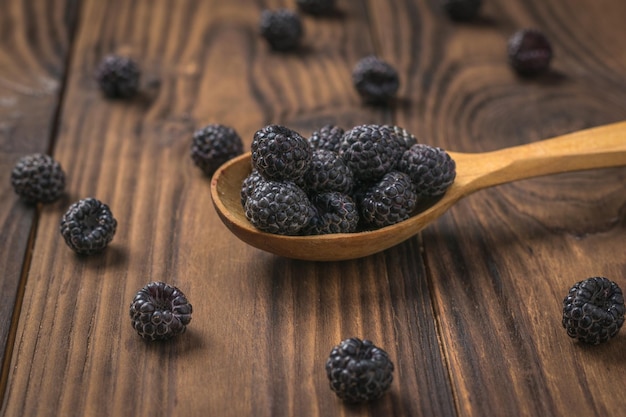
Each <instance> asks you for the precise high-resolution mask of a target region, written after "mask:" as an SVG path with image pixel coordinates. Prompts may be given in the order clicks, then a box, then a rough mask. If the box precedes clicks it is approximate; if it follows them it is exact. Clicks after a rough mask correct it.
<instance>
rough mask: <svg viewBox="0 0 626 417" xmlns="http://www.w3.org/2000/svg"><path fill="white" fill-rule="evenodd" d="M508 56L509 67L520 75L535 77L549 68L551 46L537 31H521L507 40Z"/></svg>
mask: <svg viewBox="0 0 626 417" xmlns="http://www.w3.org/2000/svg"><path fill="white" fill-rule="evenodd" d="M507 52H508V56H509V62H510V64H511V66H512V67H513V68H514V69H515V70H516V71H517V72H518V73H519V74H521V75H536V74H539V73H542V72H544V71H546V70H547V69H548V67H549V66H550V61H551V60H552V45H551V44H550V41H548V38H546V36H545V35H544V34H543V33H542V32H541V31H539V30H537V29H522V30H519V31H517V32H515V34H513V36H511V37H510V38H509V41H508V49H507Z"/></svg>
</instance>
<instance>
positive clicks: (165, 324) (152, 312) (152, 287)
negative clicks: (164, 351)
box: [130, 282, 192, 340]
mask: <svg viewBox="0 0 626 417" xmlns="http://www.w3.org/2000/svg"><path fill="white" fill-rule="evenodd" d="M191 313H192V307H191V304H189V301H187V297H185V294H183V293H182V291H180V290H179V289H178V288H176V287H174V286H172V285H169V284H166V283H164V282H151V283H149V284H148V285H146V286H145V287H143V288H142V289H140V290H139V291H138V292H137V294H136V295H135V298H134V299H133V302H132V303H131V304H130V318H131V321H132V325H133V328H134V329H135V330H136V331H137V333H139V335H140V336H141V337H143V338H144V339H148V340H167V339H170V338H172V337H174V336H176V335H178V334H181V333H183V332H184V331H185V329H186V328H187V327H186V326H187V325H188V324H189V322H190V321H191Z"/></svg>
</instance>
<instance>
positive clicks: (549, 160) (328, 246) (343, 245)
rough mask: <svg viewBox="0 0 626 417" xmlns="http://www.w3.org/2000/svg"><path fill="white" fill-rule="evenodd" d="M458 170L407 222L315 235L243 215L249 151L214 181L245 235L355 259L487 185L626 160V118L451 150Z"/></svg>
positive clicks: (264, 243)
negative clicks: (499, 145)
mask: <svg viewBox="0 0 626 417" xmlns="http://www.w3.org/2000/svg"><path fill="white" fill-rule="evenodd" d="M448 153H449V154H450V156H451V157H452V158H453V159H454V160H455V161H456V170H457V175H456V179H455V181H454V184H452V186H451V187H450V188H449V189H448V191H447V192H446V194H445V195H444V196H443V197H442V198H440V199H439V200H438V201H436V202H435V203H434V204H432V205H431V206H430V207H427V208H425V209H424V210H423V211H421V212H419V213H417V214H415V215H414V216H412V217H410V218H409V219H407V220H404V221H403V222H400V223H397V224H394V225H391V226H387V227H384V228H382V229H378V230H372V231H365V232H359V233H338V234H327V235H316V236H282V235H275V234H270V233H265V232H261V231H260V230H258V229H256V228H255V227H254V226H252V224H250V222H248V220H247V219H246V216H245V214H244V211H243V208H242V206H241V197H240V192H241V183H242V181H243V180H244V178H245V177H246V176H247V175H248V174H249V173H250V171H251V162H250V153H247V154H245V155H241V156H239V157H237V158H234V159H232V160H230V161H229V162H227V163H225V164H224V165H222V166H221V167H220V168H219V169H218V170H217V172H215V174H214V175H213V178H212V180H211V196H212V199H213V204H214V206H215V209H216V210H217V213H218V214H219V216H220V218H221V219H222V221H223V222H224V224H225V225H226V226H227V227H228V228H229V229H230V230H231V231H232V232H233V233H234V234H235V235H236V236H237V237H238V238H239V239H241V240H243V241H244V242H246V243H248V244H250V245H252V246H255V247H257V248H259V249H262V250H265V251H268V252H272V253H274V254H276V255H280V256H284V257H287V258H294V259H303V260H310V261H337V260H344V259H354V258H360V257H363V256H367V255H371V254H373V253H377V252H380V251H382V250H385V249H387V248H390V247H392V246H394V245H397V244H398V243H400V242H403V241H404V240H406V239H408V238H410V237H411V236H413V235H415V234H417V233H418V232H419V231H420V230H422V229H423V228H424V227H426V226H427V225H428V224H429V223H431V222H433V221H434V220H436V219H437V218H438V217H439V216H441V215H442V214H444V213H445V212H446V210H448V209H449V208H450V207H451V206H452V205H453V204H454V203H456V202H457V201H459V200H460V199H461V198H463V197H465V196H467V195H469V194H472V193H473V192H475V191H478V190H481V189H483V188H487V187H492V186H494V185H499V184H504V183H507V182H512V181H516V180H521V179H525V178H531V177H537V176H541V175H548V174H557V173H562V172H570V171H579V170H585V169H593V168H607V167H615V166H620V165H626V122H620V123H615V124H610V125H606V126H600V127H596V128H592V129H587V130H582V131H579V132H575V133H570V134H566V135H563V136H559V137H555V138H552V139H547V140H543V141H538V142H534V143H529V144H526V145H521V146H515V147H511V148H504V149H500V150H497V151H493V152H484V153H459V152H448Z"/></svg>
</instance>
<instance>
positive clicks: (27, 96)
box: [0, 0, 76, 398]
mask: <svg viewBox="0 0 626 417" xmlns="http://www.w3.org/2000/svg"><path fill="white" fill-rule="evenodd" d="M0 8H1V9H2V13H1V14H0V28H2V36H1V37H0V169H1V170H2V172H3V175H2V181H1V182H0V201H1V203H0V240H2V242H4V243H3V249H2V251H0V265H1V266H2V274H1V275H0V294H2V303H0V358H3V363H2V372H1V375H2V376H1V377H0V398H1V397H2V393H3V392H4V386H5V382H6V376H7V372H8V368H7V367H8V360H10V355H11V345H12V340H11V332H12V330H13V332H14V331H15V326H14V324H15V322H16V321H17V318H16V317H14V312H17V313H19V303H20V298H21V291H22V290H23V282H22V280H21V278H22V274H23V268H24V263H25V260H26V267H27V266H28V261H27V259H28V257H29V256H30V249H29V241H30V239H31V233H33V234H34V232H35V225H36V218H37V207H36V206H35V205H28V204H26V203H24V202H22V201H21V200H20V199H19V197H18V196H17V195H16V194H15V193H14V191H13V188H12V186H11V182H10V180H9V179H10V175H11V170H12V169H13V166H14V165H15V163H16V162H17V161H18V160H19V159H20V158H21V157H22V156H24V155H27V154H31V153H35V152H41V153H47V152H49V150H50V148H51V138H52V136H53V130H54V127H55V115H56V110H57V107H58V103H59V97H60V95H61V94H62V87H63V74H64V71H65V65H66V62H65V61H66V58H67V55H68V50H69V44H70V37H71V32H72V30H73V25H74V14H75V9H76V4H75V2H73V1H68V0H54V1H47V0H33V1H29V2H16V1H2V2H0ZM57 207H58V205H57V204H50V205H47V206H45V207H44V208H43V210H45V211H50V212H55V211H56V210H57ZM7 343H8V344H9V345H7ZM7 347H8V348H7Z"/></svg>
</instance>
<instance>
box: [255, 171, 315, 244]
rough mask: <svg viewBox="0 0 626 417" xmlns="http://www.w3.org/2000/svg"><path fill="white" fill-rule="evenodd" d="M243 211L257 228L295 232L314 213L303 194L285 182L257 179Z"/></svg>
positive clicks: (285, 232)
mask: <svg viewBox="0 0 626 417" xmlns="http://www.w3.org/2000/svg"><path fill="white" fill-rule="evenodd" d="M244 211H245V213H246V217H247V219H248V220H249V221H250V223H252V225H254V226H255V227H256V228H257V229H259V230H261V231H264V232H268V233H274V234H279V235H297V234H299V233H300V231H301V230H302V229H303V228H304V226H306V225H307V223H308V222H309V220H311V217H313V215H314V214H315V208H314V207H313V205H312V204H311V202H310V201H309V198H308V197H307V195H306V193H305V192H304V191H303V190H302V189H301V188H300V187H298V186H297V185H295V184H294V183H292V182H288V181H271V180H260V181H259V182H258V183H257V185H256V187H254V190H253V191H252V193H250V195H249V196H248V198H247V200H246V203H245V206H244Z"/></svg>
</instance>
